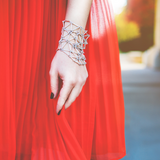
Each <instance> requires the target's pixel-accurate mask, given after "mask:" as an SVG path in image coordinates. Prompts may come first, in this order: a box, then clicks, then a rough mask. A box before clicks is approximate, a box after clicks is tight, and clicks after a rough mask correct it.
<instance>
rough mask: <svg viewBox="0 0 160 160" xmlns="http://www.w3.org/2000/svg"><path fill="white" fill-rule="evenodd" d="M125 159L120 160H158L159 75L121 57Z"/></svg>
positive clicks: (159, 158) (159, 140)
mask: <svg viewBox="0 0 160 160" xmlns="http://www.w3.org/2000/svg"><path fill="white" fill-rule="evenodd" d="M121 68H122V81H123V92H124V100H125V118H126V119H125V123H126V126H125V136H126V149H127V155H126V157H124V158H123V160H160V156H159V154H160V71H155V70H152V69H146V68H145V66H144V65H143V64H138V65H137V64H134V63H130V62H127V61H125V56H121Z"/></svg>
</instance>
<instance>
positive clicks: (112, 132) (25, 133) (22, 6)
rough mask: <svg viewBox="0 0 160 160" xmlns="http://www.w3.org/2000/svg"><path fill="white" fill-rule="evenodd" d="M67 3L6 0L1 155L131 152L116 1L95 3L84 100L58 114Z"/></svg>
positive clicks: (63, 158) (1, 33)
mask: <svg viewBox="0 0 160 160" xmlns="http://www.w3.org/2000/svg"><path fill="white" fill-rule="evenodd" d="M66 7H67V0H0V159H1V160H90V159H92V160H118V159H120V158H122V157H124V156H125V154H126V150H125V137H124V101H123V91H122V82H121V72H120V63H119V49H118V41H117V33H116V27H115V23H114V17H113V12H112V8H111V4H110V1H109V0H93V3H92V6H91V10H90V15H89V18H88V22H87V25H86V30H88V33H89V34H90V38H89V40H88V45H87V47H86V49H85V56H86V59H87V69H88V73H89V77H88V79H87V81H86V84H85V85H84V87H83V89H82V92H81V94H80V95H79V97H78V98H77V99H76V101H75V102H74V103H73V104H72V105H71V106H70V107H69V108H68V109H67V110H65V109H64V108H63V109H62V112H61V114H60V115H59V116H58V115H57V114H56V103H57V98H56V99H54V100H51V99H50V93H51V89H50V77H49V70H50V64H51V61H52V59H53V57H54V55H55V52H56V49H57V47H58V41H59V39H60V36H61V28H62V20H64V19H65V13H66ZM82 11H83V9H82Z"/></svg>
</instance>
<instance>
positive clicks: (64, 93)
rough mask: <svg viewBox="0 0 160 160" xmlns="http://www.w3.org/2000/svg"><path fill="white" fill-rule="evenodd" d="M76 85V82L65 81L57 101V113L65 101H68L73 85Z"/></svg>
mask: <svg viewBox="0 0 160 160" xmlns="http://www.w3.org/2000/svg"><path fill="white" fill-rule="evenodd" d="M74 86H75V83H73V82H69V81H64V83H63V86H62V89H61V91H60V96H59V99H58V102H57V108H56V112H57V114H58V113H59V112H60V111H61V109H62V107H63V105H64V103H65V102H66V100H67V98H68V97H69V94H70V93H71V91H72V89H73V87H74Z"/></svg>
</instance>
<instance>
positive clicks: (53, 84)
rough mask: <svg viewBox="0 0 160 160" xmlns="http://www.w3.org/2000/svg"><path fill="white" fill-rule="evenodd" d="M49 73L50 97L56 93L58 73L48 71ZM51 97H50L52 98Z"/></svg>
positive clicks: (53, 96)
mask: <svg viewBox="0 0 160 160" xmlns="http://www.w3.org/2000/svg"><path fill="white" fill-rule="evenodd" d="M49 74H50V85H51V91H52V93H51V97H52V98H55V97H56V96H57V93H58V73H57V72H53V71H52V72H49ZM52 98H51V99H52Z"/></svg>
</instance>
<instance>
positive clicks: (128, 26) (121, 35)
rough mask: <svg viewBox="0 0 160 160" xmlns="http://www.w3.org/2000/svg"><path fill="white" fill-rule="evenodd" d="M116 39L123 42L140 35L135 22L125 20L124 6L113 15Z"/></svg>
mask: <svg viewBox="0 0 160 160" xmlns="http://www.w3.org/2000/svg"><path fill="white" fill-rule="evenodd" d="M115 22H116V27H117V34H118V41H119V43H120V42H125V41H129V40H132V39H135V38H138V37H140V36H141V35H140V29H139V27H138V25H137V24H136V23H135V22H130V21H127V19H126V8H124V9H123V11H122V12H121V13H120V14H117V15H115Z"/></svg>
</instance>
